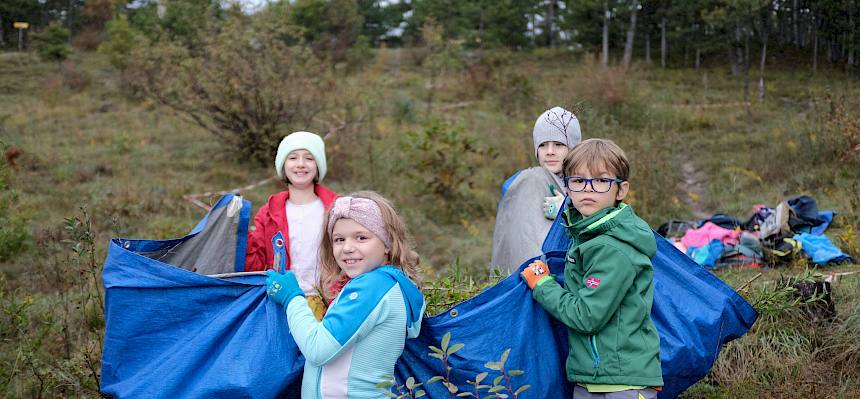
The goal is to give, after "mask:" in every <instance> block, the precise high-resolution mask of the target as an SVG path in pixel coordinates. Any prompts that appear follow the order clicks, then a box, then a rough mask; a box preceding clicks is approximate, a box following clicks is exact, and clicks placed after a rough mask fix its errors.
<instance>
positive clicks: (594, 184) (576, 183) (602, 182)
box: [564, 176, 625, 193]
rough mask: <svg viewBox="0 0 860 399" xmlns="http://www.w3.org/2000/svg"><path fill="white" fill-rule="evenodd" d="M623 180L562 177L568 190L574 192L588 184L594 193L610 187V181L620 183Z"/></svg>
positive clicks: (607, 189) (579, 190) (583, 189)
mask: <svg viewBox="0 0 860 399" xmlns="http://www.w3.org/2000/svg"><path fill="white" fill-rule="evenodd" d="M624 181H625V180H624V179H612V178H609V177H595V178H593V179H589V178H585V177H582V176H565V177H564V185H565V186H567V189H568V190H570V191H572V192H574V193H578V192H582V191H585V188H586V187H588V186H589V185H590V186H591V190H592V191H594V192H595V193H605V192H607V191H609V190H611V189H612V183H621V182H624Z"/></svg>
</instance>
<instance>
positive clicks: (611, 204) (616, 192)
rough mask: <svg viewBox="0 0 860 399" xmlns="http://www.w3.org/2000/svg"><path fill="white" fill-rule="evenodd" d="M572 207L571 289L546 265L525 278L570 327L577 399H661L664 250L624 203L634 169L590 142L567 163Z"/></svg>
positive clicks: (569, 370) (619, 153) (609, 145)
mask: <svg viewBox="0 0 860 399" xmlns="http://www.w3.org/2000/svg"><path fill="white" fill-rule="evenodd" d="M564 173H565V177H564V183H565V187H566V189H567V191H568V195H569V198H570V201H571V204H572V206H569V207H568V208H567V209H566V210H565V211H564V214H563V217H564V222H565V224H566V227H567V228H568V230H569V232H570V236H571V237H572V239H571V246H570V249H569V250H568V252H567V256H566V262H565V268H564V286H561V285H559V284H558V283H557V282H556V280H555V279H554V278H552V277H551V276H550V275H549V267H547V265H546V264H545V263H543V262H541V261H535V262H533V263H531V264H530V265H529V266H527V267H526V268H525V269H524V270H523V272H522V274H521V275H522V277H523V279H524V280H525V281H526V282H527V284H528V286H529V288H531V289H532V290H533V292H532V294H533V297H534V299H535V300H536V301H537V302H538V303H539V304H540V305H541V306H542V307H543V308H544V309H545V310H546V311H547V312H549V313H550V314H551V315H552V316H553V317H555V318H556V319H558V320H559V321H560V322H562V323H563V324H564V325H566V326H567V327H568V344H569V346H570V352H569V354H568V357H567V364H566V368H565V369H566V374H567V379H568V381H571V382H572V383H574V384H575V386H574V391H573V397H574V399H579V398H607V399H609V398H617V399H621V398H633V399H650V398H656V397H657V391H658V390H659V389H660V387H661V386H662V385H663V377H662V370H661V367H660V337H659V335H658V334H657V329H656V328H655V327H654V322H653V321H652V320H651V306H652V303H653V299H654V279H653V277H654V273H653V269H652V266H651V257H653V256H654V255H655V253H656V251H657V243H656V241H655V239H654V235H653V233H652V232H651V228H650V227H649V226H648V224H647V223H646V222H645V221H644V220H642V219H641V218H639V217H638V216H637V215H636V214H635V213H634V212H633V208H631V207H630V206H629V205H627V204H625V203H623V202H622V200H623V199H624V197H625V196H626V195H627V193H628V192H629V190H630V183H629V182H628V181H627V180H628V178H629V174H630V164H629V162H628V161H627V157H626V155H625V154H624V151H623V150H622V149H621V148H619V147H618V146H617V145H616V144H615V143H613V142H612V141H610V140H603V139H589V140H585V141H583V142H582V143H580V144H579V145H577V146H576V147H574V148H573V149H572V150H571V151H570V152H569V153H568V155H567V157H566V158H565V160H564Z"/></svg>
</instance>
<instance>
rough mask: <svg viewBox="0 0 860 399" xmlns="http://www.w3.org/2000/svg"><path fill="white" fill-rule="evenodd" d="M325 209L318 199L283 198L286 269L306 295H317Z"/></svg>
mask: <svg viewBox="0 0 860 399" xmlns="http://www.w3.org/2000/svg"><path fill="white" fill-rule="evenodd" d="M324 212H325V208H324V207H323V203H322V201H321V200H319V199H317V200H316V201H314V202H311V203H308V204H303V205H296V204H293V203H292V202H290V201H287V221H289V230H290V237H289V238H290V270H292V272H293V274H295V275H296V280H298V281H299V288H301V289H302V291H304V293H305V294H306V295H318V294H317V292H316V290H315V289H314V286H315V285H318V284H319V274H318V270H319V263H320V261H319V260H320V255H319V250H320V242H321V240H322V223H323V213H324Z"/></svg>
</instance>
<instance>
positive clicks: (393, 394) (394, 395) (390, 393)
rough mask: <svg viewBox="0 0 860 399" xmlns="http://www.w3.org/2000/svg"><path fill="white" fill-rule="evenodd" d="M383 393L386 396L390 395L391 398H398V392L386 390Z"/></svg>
mask: <svg viewBox="0 0 860 399" xmlns="http://www.w3.org/2000/svg"><path fill="white" fill-rule="evenodd" d="M382 394H383V395H385V396H388V397H389V398H397V394H395V393H393V392H388V391H385V392H383V393H382Z"/></svg>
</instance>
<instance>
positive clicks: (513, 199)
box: [491, 166, 563, 274]
mask: <svg viewBox="0 0 860 399" xmlns="http://www.w3.org/2000/svg"><path fill="white" fill-rule="evenodd" d="M550 184H552V185H554V186H555V190H556V191H555V192H556V194H558V193H559V192H560V191H559V190H562V187H563V186H562V183H561V179H559V178H558V177H556V176H555V175H553V174H552V173H551V172H550V171H549V170H547V169H546V168H544V167H541V166H535V167H532V168H528V169H526V170H523V171H522V172H520V174H519V175H517V177H516V179H515V180H514V182H513V183H511V185H510V186H509V187H508V190H507V191H506V192H505V194H504V197H502V199H501V201H500V202H499V209H498V211H497V213H496V227H495V229H494V230H493V259H492V263H491V266H492V267H495V268H499V269H501V270H502V271H503V272H505V273H507V274H510V273H512V272H513V271H514V270H515V269H516V268H518V267H519V266H520V264H522V263H523V262H524V261H526V260H527V259H529V258H532V257H534V256H537V255H540V254H541V253H542V252H541V245H542V244H543V240H544V238H545V237H546V234H547V233H548V232H549V228H550V226H552V222H553V221H552V220H549V219H547V218H545V217H544V215H543V209H542V204H543V200H544V198H545V197H549V196H551V195H552V194H551V193H550Z"/></svg>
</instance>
